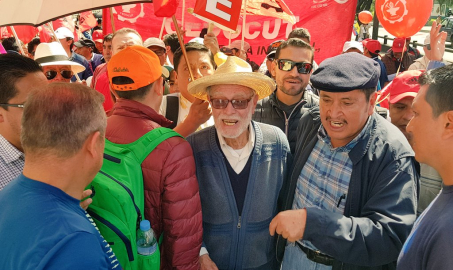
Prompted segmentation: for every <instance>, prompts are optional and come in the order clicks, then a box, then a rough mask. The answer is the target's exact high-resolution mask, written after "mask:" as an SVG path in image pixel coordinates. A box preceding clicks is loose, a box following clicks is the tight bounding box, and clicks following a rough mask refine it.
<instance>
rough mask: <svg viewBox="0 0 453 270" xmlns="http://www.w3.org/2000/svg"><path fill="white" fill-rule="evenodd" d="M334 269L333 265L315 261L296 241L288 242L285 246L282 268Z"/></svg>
mask: <svg viewBox="0 0 453 270" xmlns="http://www.w3.org/2000/svg"><path fill="white" fill-rule="evenodd" d="M299 269H300V270H332V266H327V265H324V264H320V263H315V262H314V261H310V260H309V259H308V258H307V255H305V253H304V252H303V251H302V250H301V249H300V248H299V247H298V246H296V244H295V243H288V245H287V246H286V248H285V256H284V257H283V262H282V268H281V270H299Z"/></svg>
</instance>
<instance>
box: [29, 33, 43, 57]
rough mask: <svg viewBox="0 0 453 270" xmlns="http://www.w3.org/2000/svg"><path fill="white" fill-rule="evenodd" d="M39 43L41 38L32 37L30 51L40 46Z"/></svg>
mask: <svg viewBox="0 0 453 270" xmlns="http://www.w3.org/2000/svg"><path fill="white" fill-rule="evenodd" d="M39 44H41V40H40V39H39V37H35V38H34V39H32V40H31V41H30V42H29V43H28V45H27V51H28V53H33V49H34V48H35V46H38V45H39Z"/></svg>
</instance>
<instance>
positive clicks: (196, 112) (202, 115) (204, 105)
mask: <svg viewBox="0 0 453 270" xmlns="http://www.w3.org/2000/svg"><path fill="white" fill-rule="evenodd" d="M211 114H212V110H211V107H210V106H209V102H207V101H204V100H201V99H198V98H196V99H195V101H194V102H193V103H192V106H190V110H189V115H187V118H186V120H185V121H184V122H186V121H188V122H190V123H193V124H195V125H196V126H197V128H198V126H200V125H201V124H203V123H205V122H206V121H208V119H209V118H210V117H211Z"/></svg>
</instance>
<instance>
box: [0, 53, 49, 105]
mask: <svg viewBox="0 0 453 270" xmlns="http://www.w3.org/2000/svg"><path fill="white" fill-rule="evenodd" d="M36 72H42V68H41V67H40V66H39V64H38V63H36V62H35V61H33V60H32V59H30V58H28V57H25V56H22V55H19V54H14V53H12V54H1V55H0V85H1V91H0V103H8V102H9V100H10V99H12V98H14V97H15V96H16V95H17V90H16V87H15V84H16V82H17V81H18V80H19V79H21V78H23V77H25V76H27V75H28V74H30V73H36ZM3 108H4V109H5V110H8V107H3Z"/></svg>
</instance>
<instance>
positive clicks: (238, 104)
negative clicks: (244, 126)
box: [209, 96, 253, 110]
mask: <svg viewBox="0 0 453 270" xmlns="http://www.w3.org/2000/svg"><path fill="white" fill-rule="evenodd" d="M252 98H253V96H251V97H250V98H249V99H222V98H212V99H209V101H210V102H211V106H212V107H213V108H214V109H225V108H226V107H227V106H228V103H230V102H231V105H232V106H233V108H235V109H236V110H243V109H246V108H247V106H248V105H249V102H250V100H252Z"/></svg>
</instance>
